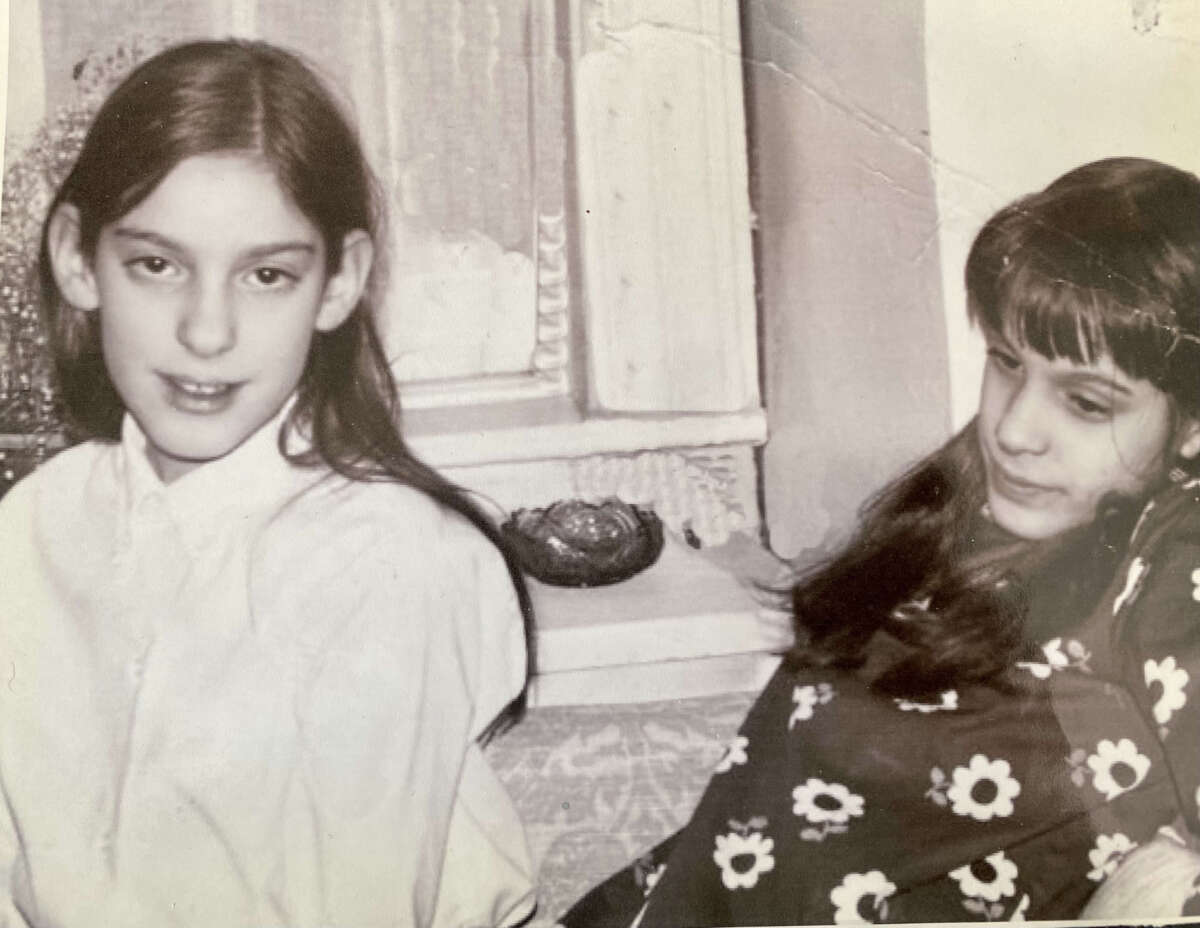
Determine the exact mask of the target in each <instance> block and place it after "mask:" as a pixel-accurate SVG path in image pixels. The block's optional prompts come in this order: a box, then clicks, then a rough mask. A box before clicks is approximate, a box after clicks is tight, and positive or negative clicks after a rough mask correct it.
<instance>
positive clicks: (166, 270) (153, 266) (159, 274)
mask: <svg viewBox="0 0 1200 928" xmlns="http://www.w3.org/2000/svg"><path fill="white" fill-rule="evenodd" d="M125 266H126V267H128V268H129V269H130V270H131V271H133V272H134V273H135V274H138V275H140V276H142V277H149V278H155V279H163V278H167V277H172V276H174V274H175V273H177V272H178V270H179V269H178V267H176V265H175V263H174V262H173V261H171V260H170V259H169V258H164V257H162V256H161V255H141V256H139V257H137V258H134V259H132V260H131V261H127V262H126V263H125Z"/></svg>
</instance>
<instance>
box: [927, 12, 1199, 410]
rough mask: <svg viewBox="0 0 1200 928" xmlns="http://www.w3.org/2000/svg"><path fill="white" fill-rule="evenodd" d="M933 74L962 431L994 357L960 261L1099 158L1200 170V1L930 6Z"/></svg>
mask: <svg viewBox="0 0 1200 928" xmlns="http://www.w3.org/2000/svg"><path fill="white" fill-rule="evenodd" d="M925 20H926V33H925V34H926V69H927V71H928V75H929V110H930V121H931V128H932V139H933V158H934V163H935V165H936V170H935V177H936V182H937V207H938V215H939V217H940V220H941V222H940V225H939V235H938V238H939V245H940V249H941V253H942V258H943V274H944V283H943V287H944V290H945V294H946V327H947V331H948V333H949V342H950V345H951V346H952V352H951V367H950V377H951V392H952V410H953V417H954V421H955V422H956V423H964V422H966V421H967V420H968V419H969V418H970V417H971V415H972V414H973V413H974V410H975V406H976V400H977V393H978V382H979V374H980V370H981V366H982V352H981V351H980V350H979V346H978V336H977V335H976V334H975V333H973V332H971V331H969V330H968V328H967V322H966V313H965V298H964V293H963V287H962V282H961V275H962V266H963V262H964V261H965V260H966V254H967V250H968V248H969V247H970V243H971V239H972V237H973V236H974V234H975V232H976V231H977V230H978V228H979V226H980V225H981V224H982V223H983V222H984V221H985V220H986V219H987V217H988V216H989V215H990V214H991V213H992V212H993V211H994V210H995V209H996V208H998V207H999V206H1001V205H1003V204H1004V203H1006V202H1008V201H1009V200H1011V199H1013V198H1014V197H1017V196H1020V195H1022V194H1025V193H1028V192H1031V191H1033V190H1036V189H1039V188H1041V187H1044V186H1045V185H1046V184H1047V183H1049V182H1050V181H1051V180H1053V179H1054V178H1055V177H1057V176H1059V175H1060V174H1062V173H1063V172H1065V171H1067V170H1069V169H1071V168H1072V167H1075V166H1077V165H1079V164H1083V163H1085V162H1088V161H1092V160H1095V159H1097V158H1103V157H1108V156H1111V155H1142V156H1146V157H1151V158H1158V159H1160V160H1163V161H1167V162H1170V163H1173V164H1177V165H1179V166H1180V167H1183V168H1187V169H1188V170H1192V171H1197V170H1200V113H1198V111H1197V100H1200V3H1197V2H1195V0H1054V2H1053V3H1048V2H1046V0H1004V2H1003V3H998V2H996V0H928V2H927V3H926V10H925Z"/></svg>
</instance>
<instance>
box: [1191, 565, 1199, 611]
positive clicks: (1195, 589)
mask: <svg viewBox="0 0 1200 928" xmlns="http://www.w3.org/2000/svg"><path fill="white" fill-rule="evenodd" d="M1192 599H1194V600H1196V602H1198V603H1200V567H1197V568H1196V569H1195V570H1193V571H1192Z"/></svg>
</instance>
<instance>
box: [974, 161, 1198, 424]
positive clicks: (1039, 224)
mask: <svg viewBox="0 0 1200 928" xmlns="http://www.w3.org/2000/svg"><path fill="white" fill-rule="evenodd" d="M1198 217H1200V183H1198V182H1197V180H1196V178H1195V177H1194V176H1192V175H1191V174H1188V173H1186V172H1184V171H1180V170H1177V169H1175V168H1172V167H1168V166H1167V165H1164V164H1160V163H1158V162H1155V161H1148V160H1144V159H1139V158H1113V159H1109V160H1106V161H1098V162H1095V163H1093V164H1088V165H1085V166H1084V167H1081V168H1079V169H1077V170H1075V171H1072V172H1070V173H1069V174H1067V175H1065V176H1064V177H1062V178H1060V179H1059V180H1057V181H1055V182H1054V183H1053V184H1051V185H1050V186H1049V187H1047V188H1046V189H1045V190H1043V191H1041V192H1040V193H1036V194H1033V195H1031V196H1028V197H1024V198H1023V199H1020V200H1018V201H1017V202H1015V203H1013V204H1011V205H1010V206H1008V207H1006V208H1004V209H1002V210H1001V211H1000V212H999V213H997V214H996V215H995V216H994V217H992V219H991V220H989V221H988V223H987V224H986V225H985V226H984V227H983V229H982V230H981V231H980V233H979V235H978V236H977V237H976V239H975V242H974V245H973V246H972V248H971V251H970V254H969V256H968V258H967V266H966V275H965V276H966V285H967V295H968V307H969V311H970V313H971V315H972V317H973V319H974V320H975V321H976V322H978V323H979V324H980V325H981V326H982V327H983V328H984V329H987V330H990V331H992V332H995V333H998V334H1003V335H1005V336H1007V337H1010V338H1013V339H1015V340H1016V341H1017V342H1018V343H1020V344H1023V345H1026V346H1028V347H1029V348H1032V349H1033V350H1035V351H1037V352H1039V353H1040V354H1042V355H1044V356H1046V357H1047V358H1050V359H1055V358H1066V359H1068V360H1071V361H1074V362H1077V363H1085V364H1086V363H1091V362H1094V361H1096V360H1098V359H1099V358H1101V357H1104V356H1110V357H1111V358H1112V360H1113V363H1115V364H1116V365H1117V367H1119V368H1120V369H1121V370H1122V371H1124V372H1125V373H1126V374H1128V375H1129V376H1130V377H1132V378H1135V379H1144V380H1148V381H1150V382H1151V383H1153V384H1154V385H1155V386H1157V387H1158V388H1159V389H1161V390H1163V391H1164V392H1166V393H1168V394H1169V395H1170V396H1171V397H1172V399H1174V400H1175V402H1176V403H1178V404H1179V406H1180V407H1181V408H1182V409H1183V410H1184V411H1187V412H1189V413H1194V412H1196V411H1197V410H1198V409H1200V358H1198V357H1197V354H1196V347H1197V344H1196V340H1197V333H1198V332H1200V218H1198Z"/></svg>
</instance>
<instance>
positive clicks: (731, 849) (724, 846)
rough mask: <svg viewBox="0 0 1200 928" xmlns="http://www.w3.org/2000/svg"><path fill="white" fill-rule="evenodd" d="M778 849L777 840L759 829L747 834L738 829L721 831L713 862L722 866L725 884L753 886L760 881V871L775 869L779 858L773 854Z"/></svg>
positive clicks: (744, 886) (741, 886) (766, 871)
mask: <svg viewBox="0 0 1200 928" xmlns="http://www.w3.org/2000/svg"><path fill="white" fill-rule="evenodd" d="M774 849H775V841H774V840H773V839H771V838H764V837H763V835H762V832H758V831H752V832H750V833H749V834H745V835H740V834H738V833H737V832H736V831H731V832H729V834H724V835H717V849H716V850H715V851H713V862H714V863H716V865H717V866H718V867H720V868H721V882H722V883H724V884H725V888H726V889H731V890H732V889H753V888H754V887H755V886H756V885H758V877H759V874H762V873H770V872H771V871H772V870H774V869H775V858H774V856H772V854H771V851H773V850H774Z"/></svg>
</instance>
